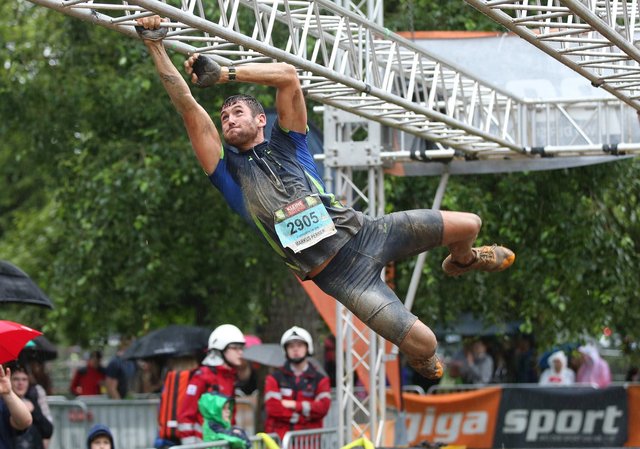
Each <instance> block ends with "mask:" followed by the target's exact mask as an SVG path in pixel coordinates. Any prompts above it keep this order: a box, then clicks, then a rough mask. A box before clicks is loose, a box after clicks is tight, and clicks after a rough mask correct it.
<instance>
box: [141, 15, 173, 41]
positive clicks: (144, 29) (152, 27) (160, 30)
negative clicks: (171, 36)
mask: <svg viewBox="0 0 640 449" xmlns="http://www.w3.org/2000/svg"><path fill="white" fill-rule="evenodd" d="M166 21H167V19H163V18H161V17H160V16H150V17H143V18H140V19H136V22H137V23H138V25H137V26H136V32H137V33H138V36H140V37H141V38H142V39H144V40H146V41H161V40H162V39H164V38H165V36H166V35H167V32H168V31H169V28H166V27H161V26H160V24H161V23H162V22H166Z"/></svg>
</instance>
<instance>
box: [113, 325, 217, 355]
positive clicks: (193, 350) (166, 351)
mask: <svg viewBox="0 0 640 449" xmlns="http://www.w3.org/2000/svg"><path fill="white" fill-rule="evenodd" d="M210 333H211V331H210V330H209V329H206V328H204V327H198V326H186V325H179V324H172V325H170V326H167V327H163V328H161V329H156V330H154V331H151V332H149V333H148V334H147V335H145V336H143V337H140V338H138V339H137V340H136V341H134V342H133V343H132V344H131V346H129V347H128V348H127V350H126V351H125V352H124V355H123V357H124V358H125V359H146V358H150V357H179V356H184V355H189V354H202V353H204V351H206V349H207V343H208V340H209V334H210Z"/></svg>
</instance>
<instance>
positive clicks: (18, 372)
mask: <svg viewBox="0 0 640 449" xmlns="http://www.w3.org/2000/svg"><path fill="white" fill-rule="evenodd" d="M11 385H12V387H13V391H14V392H15V393H16V394H17V395H18V397H19V398H20V399H21V400H22V401H23V402H24V403H25V405H26V406H27V409H28V410H29V412H30V413H31V418H32V424H31V426H29V428H28V429H27V430H26V431H25V432H24V433H23V434H21V435H18V436H17V437H16V438H15V439H14V449H44V448H45V447H46V446H47V445H48V440H49V438H51V435H52V434H53V423H52V422H51V418H48V417H47V416H45V413H44V411H43V410H42V408H41V406H40V398H39V397H38V392H37V390H36V388H35V386H34V385H31V384H30V378H29V373H28V372H27V369H26V367H24V366H23V365H20V364H18V363H15V364H13V365H12V369H11ZM45 401H46V400H45Z"/></svg>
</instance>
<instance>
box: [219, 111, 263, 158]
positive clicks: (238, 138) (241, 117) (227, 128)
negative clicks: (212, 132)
mask: <svg viewBox="0 0 640 449" xmlns="http://www.w3.org/2000/svg"><path fill="white" fill-rule="evenodd" d="M220 121H221V122H222V135H223V136H224V139H225V140H226V142H227V143H228V144H229V145H233V146H234V147H236V148H238V149H239V150H245V149H248V148H250V147H252V146H254V145H257V144H258V143H260V142H256V140H258V138H259V137H260V136H261V130H262V129H263V128H264V125H265V123H266V117H265V116H264V114H258V115H257V116H255V117H254V116H253V113H252V112H251V109H249V106H247V104H246V103H245V102H243V101H239V102H237V103H234V104H232V105H231V106H228V107H226V108H224V109H223V110H222V112H220ZM260 141H262V139H260Z"/></svg>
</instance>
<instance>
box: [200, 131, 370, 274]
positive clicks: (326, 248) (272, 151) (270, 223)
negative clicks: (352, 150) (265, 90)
mask: <svg viewBox="0 0 640 449" xmlns="http://www.w3.org/2000/svg"><path fill="white" fill-rule="evenodd" d="M209 179H210V180H211V182H212V183H213V185H214V186H215V187H216V188H217V189H218V190H219V191H220V192H221V193H222V195H223V196H224V198H225V200H226V201H227V203H228V204H229V206H231V208H232V209H233V210H234V211H235V212H236V213H238V214H239V215H240V216H242V217H243V218H244V219H245V221H247V222H248V223H249V224H251V225H252V226H254V228H255V229H257V230H258V231H260V233H261V234H262V236H263V237H264V238H265V239H266V240H267V242H268V243H269V244H270V245H271V247H272V248H273V249H274V250H275V251H276V252H277V253H278V254H280V255H281V256H282V257H284V258H285V260H286V263H287V265H288V266H289V267H290V268H291V269H293V270H294V271H295V272H296V274H298V275H299V276H301V277H302V278H305V277H306V276H307V274H308V273H309V271H310V270H312V269H313V268H315V267H317V266H319V265H321V264H322V263H323V262H324V261H326V260H327V259H329V258H330V257H332V256H334V255H335V254H336V253H337V252H338V251H339V250H340V248H342V246H344V244H345V243H347V242H348V241H349V240H350V239H351V238H352V237H353V236H354V235H355V234H356V233H357V232H358V231H359V230H360V228H361V227H362V222H363V217H362V214H361V213H360V212H356V211H355V210H353V209H352V208H347V207H344V206H343V205H342V204H340V202H339V201H337V200H336V198H335V197H334V196H333V195H332V194H330V193H327V192H326V191H325V186H324V183H323V181H322V179H321V177H320V175H319V173H318V169H317V167H316V165H315V163H314V161H313V156H312V155H311V153H310V152H309V149H308V147H307V136H306V134H301V133H297V132H294V131H285V130H283V129H282V128H280V126H279V124H278V123H276V124H274V126H273V130H272V132H271V139H270V140H269V141H265V142H263V143H261V144H260V145H257V146H256V147H254V148H252V149H250V150H248V151H243V152H238V151H235V150H232V149H225V150H224V151H223V154H222V157H221V159H220V162H219V163H218V166H217V167H216V170H215V171H214V172H213V173H212V174H211V175H210V176H209ZM309 195H318V196H319V198H320V199H321V201H322V204H323V205H324V207H325V208H326V209H327V212H328V213H329V216H330V217H331V220H332V221H333V223H334V225H335V227H336V233H335V234H334V235H332V236H330V237H327V238H325V239H323V240H321V241H319V242H317V243H316V244H315V245H313V246H311V247H309V248H307V249H304V250H302V251H300V252H297V253H295V252H293V251H292V250H291V249H289V248H284V247H283V246H282V244H281V243H280V240H279V238H278V236H277V234H276V231H275V218H274V213H275V211H277V210H279V209H281V208H283V207H284V206H286V205H288V204H290V203H291V202H293V201H295V200H298V199H300V198H303V197H306V196H309Z"/></svg>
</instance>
